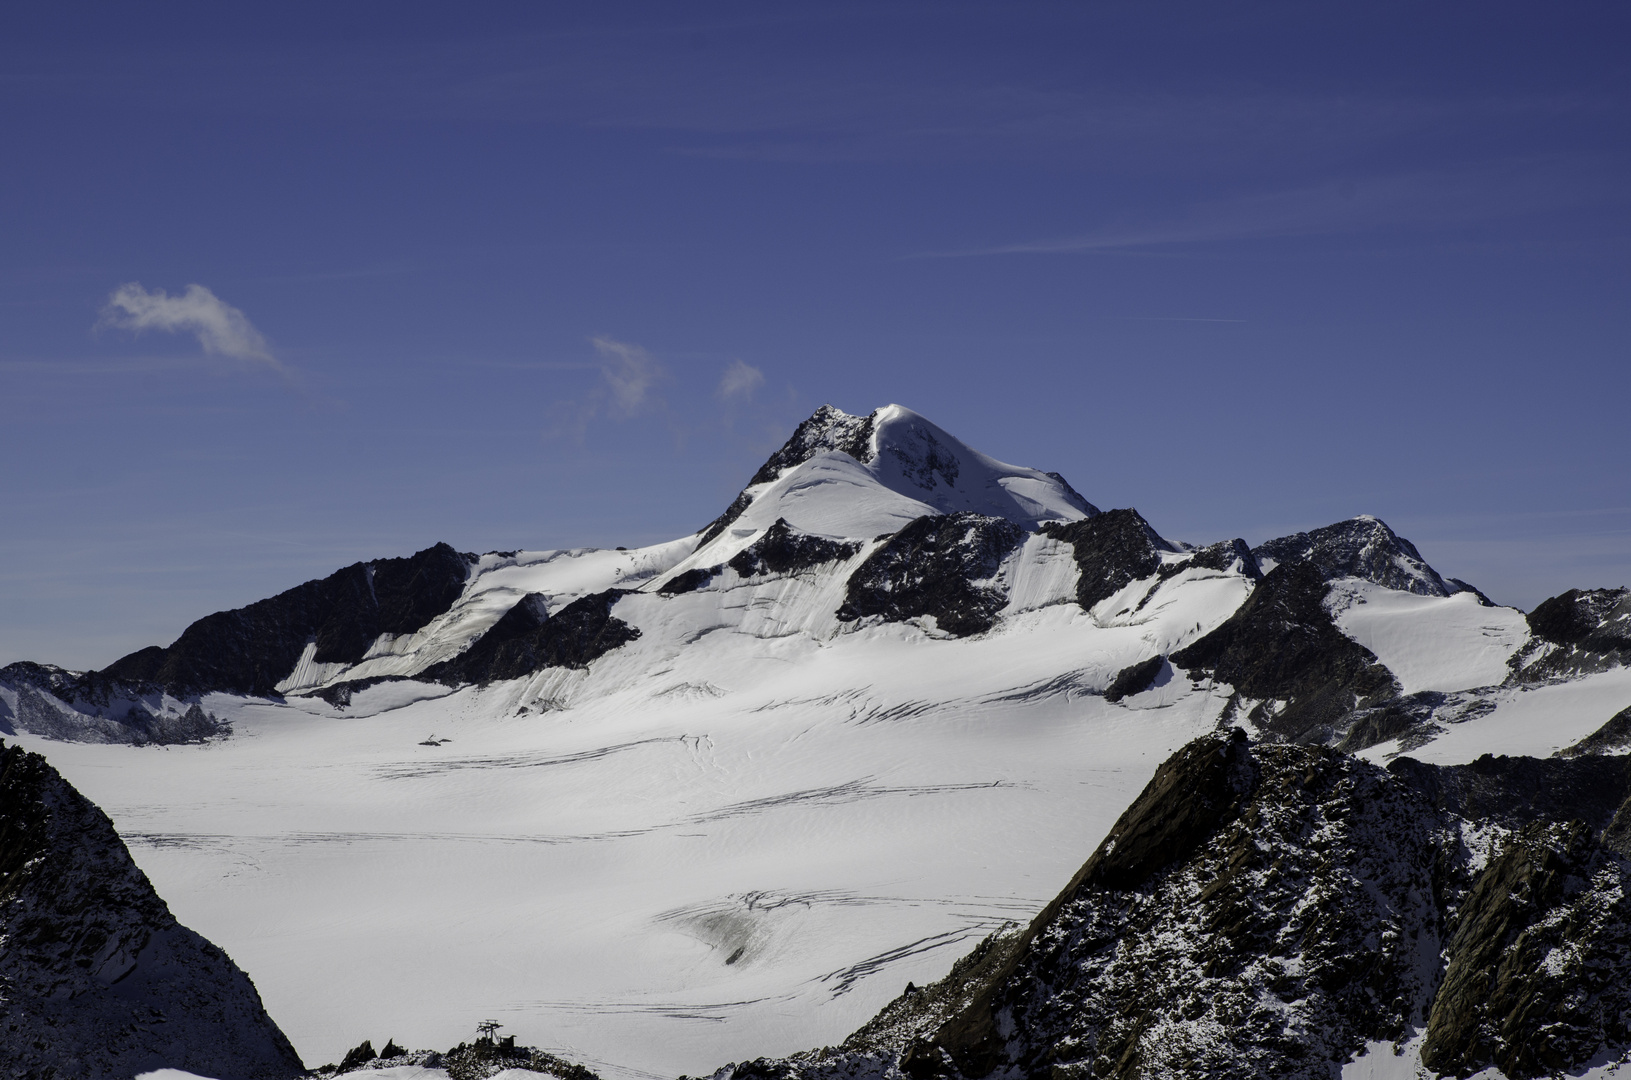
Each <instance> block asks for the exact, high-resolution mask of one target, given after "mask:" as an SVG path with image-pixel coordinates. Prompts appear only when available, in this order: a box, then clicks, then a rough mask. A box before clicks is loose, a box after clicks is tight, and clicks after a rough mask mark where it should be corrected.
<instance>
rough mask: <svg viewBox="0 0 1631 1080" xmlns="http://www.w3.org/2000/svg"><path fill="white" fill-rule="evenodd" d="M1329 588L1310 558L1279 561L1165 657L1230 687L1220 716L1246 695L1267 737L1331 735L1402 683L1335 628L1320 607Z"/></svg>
mask: <svg viewBox="0 0 1631 1080" xmlns="http://www.w3.org/2000/svg"><path fill="white" fill-rule="evenodd" d="M1330 590H1331V584H1330V582H1329V581H1328V580H1327V577H1326V574H1325V573H1324V572H1323V571H1322V570H1321V569H1320V568H1319V567H1318V566H1317V565H1315V564H1314V563H1313V562H1311V561H1299V562H1287V563H1282V564H1280V565H1279V566H1276V567H1275V568H1274V569H1273V570H1271V571H1269V573H1268V574H1267V575H1266V576H1265V577H1264V578H1263V580H1262V581H1261V582H1259V583H1258V585H1257V587H1256V588H1255V589H1253V590H1252V594H1251V595H1250V596H1248V597H1247V598H1246V602H1245V603H1244V604H1242V605H1241V606H1240V608H1239V610H1237V611H1236V612H1235V613H1234V614H1233V615H1231V616H1230V617H1229V618H1228V619H1227V620H1225V621H1224V622H1223V623H1222V625H1220V626H1219V627H1218V628H1217V629H1216V630H1213V631H1212V632H1211V633H1209V634H1207V635H1206V636H1205V637H1202V638H1201V639H1200V640H1198V641H1196V642H1195V643H1194V644H1192V645H1190V646H1188V647H1187V648H1184V649H1181V650H1179V651H1178V652H1175V653H1173V654H1172V662H1173V663H1174V664H1176V665H1177V666H1179V667H1182V668H1185V669H1187V670H1188V671H1190V673H1191V676H1192V677H1194V676H1197V675H1200V674H1202V673H1205V674H1207V675H1209V676H1211V678H1213V679H1215V680H1216V681H1217V682H1220V683H1228V684H1229V685H1231V686H1233V687H1234V694H1235V696H1234V699H1233V700H1232V701H1231V702H1230V707H1229V708H1228V709H1226V710H1225V715H1230V714H1232V713H1233V711H1234V710H1235V709H1236V708H1239V707H1240V706H1241V705H1242V704H1244V700H1243V699H1250V700H1251V701H1252V702H1253V704H1252V706H1251V709H1250V711H1249V712H1248V713H1247V718H1248V719H1250V720H1251V721H1252V723H1253V724H1255V725H1257V727H1258V728H1259V730H1261V731H1263V732H1264V733H1266V734H1268V735H1269V736H1270V737H1272V738H1280V739H1287V740H1294V741H1302V742H1328V741H1332V740H1333V739H1334V738H1335V737H1336V725H1337V724H1339V723H1340V722H1342V721H1343V720H1345V719H1346V718H1348V717H1349V716H1350V714H1352V713H1353V711H1354V710H1355V709H1356V708H1358V709H1364V708H1367V707H1372V706H1375V705H1377V704H1379V703H1381V702H1383V701H1386V700H1388V699H1390V698H1395V697H1398V696H1399V694H1400V691H1401V688H1400V686H1399V683H1398V680H1396V679H1395V678H1394V677H1393V674H1392V672H1390V671H1388V669H1387V668H1386V667H1384V666H1383V665H1382V664H1381V663H1380V662H1379V661H1378V660H1377V659H1376V655H1375V654H1374V653H1372V652H1371V651H1370V650H1369V649H1367V648H1365V647H1364V646H1363V645H1360V644H1359V643H1358V642H1356V641H1354V640H1353V639H1352V638H1350V637H1348V636H1347V635H1346V634H1344V633H1342V631H1341V630H1339V629H1337V626H1336V623H1335V622H1334V621H1333V620H1332V618H1331V613H1330V612H1329V611H1328V610H1327V609H1326V607H1325V597H1326V595H1327V594H1328V593H1329V592H1330Z"/></svg>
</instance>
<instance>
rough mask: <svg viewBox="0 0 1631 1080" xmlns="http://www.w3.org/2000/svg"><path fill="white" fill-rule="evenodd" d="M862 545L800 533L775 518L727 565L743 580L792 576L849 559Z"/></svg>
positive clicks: (784, 520)
mask: <svg viewBox="0 0 1631 1080" xmlns="http://www.w3.org/2000/svg"><path fill="white" fill-rule="evenodd" d="M860 550H861V545H860V544H856V543H850V542H843V541H838V540H828V539H826V538H825V537H821V536H811V535H810V534H808V533H801V532H799V531H798V530H796V529H794V528H793V527H792V526H791V525H789V524H787V519H786V518H777V519H776V522H775V524H773V525H771V526H770V528H768V529H766V530H765V531H764V535H763V536H760V537H759V538H758V539H757V540H755V541H754V542H753V543H751V544H749V545H748V546H747V547H745V548H743V549H742V550H741V551H739V552H737V553H736V554H735V555H734V556H733V557H732V558H731V561H730V562H729V563H727V564H726V565H728V566H729V567H730V568H731V569H732V570H735V571H736V572H737V573H738V574H741V575H742V576H743V577H753V576H754V575H756V574H795V573H797V572H798V571H800V570H808V569H810V568H811V567H814V566H820V565H822V564H823V563H830V562H836V561H838V560H840V559H848V558H850V557H851V556H853V555H854V554H855V553H856V552H858V551H860Z"/></svg>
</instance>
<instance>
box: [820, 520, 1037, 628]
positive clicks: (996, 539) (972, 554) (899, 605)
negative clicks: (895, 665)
mask: <svg viewBox="0 0 1631 1080" xmlns="http://www.w3.org/2000/svg"><path fill="white" fill-rule="evenodd" d="M1024 538H1025V530H1024V529H1022V528H1020V527H1019V526H1018V525H1015V524H1014V523H1013V522H1011V521H1008V520H1006V519H1004V518H995V517H985V516H984V515H981V514H973V513H967V512H964V513H958V514H935V515H928V516H925V517H920V518H918V519H917V520H916V521H914V522H912V523H911V524H910V525H908V526H906V528H904V529H902V530H901V531H900V532H898V533H896V534H895V535H894V536H892V537H890V538H889V541H888V543H886V544H884V546H883V547H881V548H879V549H878V550H877V551H875V552H873V553H872V554H871V555H869V556H868V557H867V559H866V561H865V562H863V563H862V564H861V565H860V566H859V567H857V568H856V570H855V572H854V573H853V574H851V575H850V579H849V584H848V586H847V587H846V589H845V597H844V604H843V606H842V607H840V608H839V609H838V617H839V618H840V619H843V620H845V621H854V620H856V619H861V618H865V617H867V616H869V615H879V616H882V617H883V619H884V620H885V621H886V622H904V621H905V620H907V619H912V618H917V617H920V616H924V615H932V616H934V619H935V625H936V626H938V627H939V628H940V629H941V630H944V631H946V632H947V633H949V634H953V635H956V636H958V637H965V636H967V635H969V634H977V633H980V632H982V631H985V630H989V629H990V628H991V625H992V623H994V622H995V621H996V618H997V612H999V611H1001V610H1002V607H1003V605H1004V604H1005V603H1007V597H1006V596H1005V595H1004V593H1003V591H1002V589H1000V588H998V587H997V586H996V585H994V584H988V583H989V582H990V581H991V579H992V578H993V577H995V575H996V573H997V568H998V567H999V566H1001V564H1002V560H1003V559H1004V558H1006V557H1007V556H1008V553H1009V552H1011V551H1013V550H1014V549H1015V548H1016V547H1018V546H1019V544H1020V541H1022V540H1023V539H1024Z"/></svg>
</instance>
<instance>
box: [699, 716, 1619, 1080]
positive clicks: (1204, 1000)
mask: <svg viewBox="0 0 1631 1080" xmlns="http://www.w3.org/2000/svg"><path fill="white" fill-rule="evenodd" d="M1628 792H1631V771H1628V770H1626V769H1624V768H1620V769H1619V771H1618V773H1615V772H1614V771H1613V770H1610V769H1607V768H1606V766H1605V764H1604V762H1603V759H1598V760H1596V761H1594V762H1587V761H1585V760H1580V761H1558V760H1550V761H1547V762H1541V763H1536V762H1534V761H1533V760H1532V759H1486V760H1484V761H1481V762H1479V763H1475V764H1474V765H1470V766H1461V767H1448V768H1441V767H1435V766H1430V765H1422V764H1419V763H1416V762H1406V761H1400V762H1398V763H1396V767H1395V768H1392V769H1389V770H1383V769H1381V768H1378V767H1376V766H1374V765H1370V764H1368V763H1366V762H1362V761H1359V760H1357V759H1354V758H1351V757H1348V756H1346V755H1344V754H1341V753H1338V752H1337V751H1335V750H1332V749H1330V748H1327V747H1312V746H1296V745H1286V744H1276V745H1267V744H1257V745H1252V744H1250V743H1248V742H1247V740H1246V738H1245V736H1244V733H1242V732H1240V731H1238V730H1237V731H1235V732H1232V733H1220V734H1219V735H1217V736H1212V737H1208V738H1205V739H1201V740H1197V741H1196V742H1195V743H1192V744H1190V745H1189V746H1187V747H1185V748H1183V749H1182V750H1180V751H1179V752H1178V753H1177V754H1175V755H1174V756H1173V757H1172V758H1171V759H1169V760H1168V761H1167V762H1166V763H1165V764H1163V765H1162V766H1161V768H1160V769H1159V770H1157V772H1156V775H1155V777H1154V778H1153V779H1152V780H1151V781H1150V784H1149V786H1148V787H1146V788H1145V790H1144V792H1143V793H1142V794H1141V795H1140V796H1139V798H1138V799H1137V800H1136V801H1135V802H1134V803H1133V805H1132V806H1131V807H1129V808H1128V810H1127V812H1126V813H1125V814H1124V815H1123V816H1122V817H1121V819H1120V820H1119V821H1118V822H1117V823H1116V825H1115V827H1114V828H1113V829H1112V830H1111V832H1110V834H1109V836H1108V837H1107V838H1106V839H1105V841H1104V843H1103V844H1101V845H1100V847H1099V848H1098V850H1097V851H1095V852H1094V853H1093V855H1092V857H1091V858H1090V859H1089V860H1088V861H1087V863H1086V864H1085V865H1084V866H1083V867H1082V869H1081V870H1080V871H1078V873H1077V874H1076V876H1075V877H1074V878H1073V879H1072V880H1071V882H1070V883H1069V884H1068V885H1067V886H1066V888H1065V889H1064V891H1063V892H1061V893H1060V894H1059V896H1058V897H1057V898H1056V899H1055V900H1054V901H1053V902H1052V903H1051V904H1049V905H1048V906H1047V907H1046V908H1045V909H1043V911H1042V912H1041V913H1040V914H1039V915H1038V916H1037V917H1036V919H1035V920H1033V921H1032V923H1031V924H1030V925H1029V926H1028V927H1027V928H1025V929H1024V930H1012V931H1005V932H1002V933H999V934H997V935H994V936H993V937H992V938H990V939H988V940H987V941H986V942H984V943H982V944H981V946H980V947H979V948H977V949H976V950H975V951H974V952H973V953H972V954H971V955H970V956H968V957H967V958H965V959H964V960H963V961H960V962H959V963H958V964H957V965H956V966H955V967H954V968H953V970H952V973H951V974H950V975H949V976H948V977H947V978H946V979H945V980H943V981H942V982H941V983H937V984H935V985H933V986H928V987H924V988H922V989H912V990H909V991H908V992H907V993H906V994H903V995H902V996H901V997H900V998H898V999H897V1000H896V1001H894V1002H892V1003H891V1004H890V1005H889V1006H887V1007H886V1008H885V1009H884V1010H883V1011H882V1012H881V1013H879V1015H878V1016H877V1017H876V1018H875V1019H874V1020H872V1021H871V1022H869V1023H868V1024H867V1025H866V1026H864V1027H863V1028H861V1029H860V1030H859V1031H857V1032H856V1033H855V1034H854V1035H853V1036H851V1037H850V1039H848V1040H847V1041H846V1042H845V1043H844V1044H843V1045H842V1046H841V1047H838V1048H831V1049H827V1050H822V1051H815V1052H811V1053H808V1054H803V1055H798V1056H796V1057H793V1058H789V1059H786V1060H782V1061H764V1060H761V1061H756V1062H749V1063H746V1064H744V1065H742V1066H732V1067H728V1068H727V1069H724V1070H721V1071H720V1073H718V1074H716V1076H717V1077H718V1078H719V1080H731V1078H733V1077H734V1078H737V1080H746V1078H754V1077H765V1078H779V1080H786V1078H793V1077H799V1078H808V1080H815V1078H821V1080H838V1078H841V1077H859V1076H878V1077H888V1078H893V1077H899V1076H906V1077H911V1078H913V1080H928V1078H931V1077H945V1078H948V1080H954V1078H964V1080H974V1078H978V1077H1001V1078H1004V1080H1019V1078H1022V1077H1023V1078H1031V1077H1050V1078H1054V1080H1076V1078H1081V1080H1087V1078H1101V1077H1129V1078H1131V1077H1162V1078H1166V1077H1174V1078H1176V1077H1197V1076H1206V1077H1222V1078H1233V1077H1238V1078H1241V1080H1245V1078H1248V1077H1251V1078H1258V1077H1265V1076H1276V1077H1287V1078H1299V1080H1316V1078H1317V1080H1336V1078H1337V1076H1338V1075H1339V1073H1340V1072H1341V1068H1342V1064H1343V1063H1344V1062H1345V1061H1347V1060H1349V1059H1350V1058H1351V1057H1352V1056H1353V1055H1354V1054H1355V1053H1356V1052H1358V1051H1360V1050H1362V1049H1363V1048H1364V1047H1365V1045H1366V1043H1367V1042H1370V1041H1385V1040H1400V1039H1403V1038H1405V1037H1407V1036H1408V1035H1410V1034H1411V1033H1412V1032H1417V1031H1421V1030H1423V1029H1424V1028H1425V1032H1426V1034H1425V1040H1424V1049H1423V1056H1424V1060H1425V1061H1426V1063H1427V1064H1428V1065H1429V1066H1430V1067H1433V1068H1435V1069H1440V1070H1443V1071H1445V1072H1447V1073H1450V1074H1453V1075H1457V1076H1467V1075H1470V1074H1471V1073H1473V1072H1476V1071H1478V1070H1480V1069H1483V1068H1486V1067H1488V1066H1490V1065H1497V1066H1499V1067H1500V1068H1502V1069H1503V1070H1504V1071H1505V1072H1506V1073H1507V1075H1508V1076H1511V1077H1514V1078H1529V1077H1535V1076H1539V1075H1544V1074H1548V1073H1556V1072H1558V1071H1563V1070H1573V1069H1577V1068H1579V1067H1580V1066H1582V1065H1583V1064H1585V1063H1587V1062H1589V1061H1593V1060H1602V1059H1603V1058H1604V1057H1605V1055H1606V1057H1607V1059H1608V1060H1614V1059H1616V1058H1617V1057H1622V1056H1624V1055H1625V1054H1626V1053H1627V1051H1628V1049H1631V1030H1627V1019H1628V1018H1631V901H1628V899H1627V890H1626V888H1625V886H1626V884H1627V883H1628V882H1627V877H1628V873H1631V864H1628V862H1627V861H1626V860H1625V859H1624V858H1623V856H1622V854H1621V853H1620V852H1619V851H1618V850H1616V849H1614V848H1613V846H1612V845H1611V844H1609V843H1607V842H1606V841H1607V840H1608V839H1609V837H1610V835H1611V834H1612V831H1613V829H1614V828H1615V824H1614V823H1617V822H1619V821H1620V818H1621V816H1622V815H1624V809H1623V804H1624V800H1625V798H1626V795H1627V794H1628ZM1616 799H1618V800H1619V801H1620V802H1621V804H1622V810H1621V811H1620V812H1615V813H1613V814H1612V815H1611V816H1610V824H1609V827H1608V829H1607V830H1603V829H1602V826H1601V825H1600V824H1598V822H1600V821H1601V820H1603V818H1604V812H1603V807H1604V805H1606V804H1610V803H1612V802H1613V801H1614V800H1616ZM1486 807H1489V808H1496V807H1498V808H1499V810H1500V814H1499V817H1495V818H1492V817H1489V816H1484V815H1482V814H1481V813H1480V811H1481V810H1482V809H1484V808H1486ZM1625 816H1631V815H1625Z"/></svg>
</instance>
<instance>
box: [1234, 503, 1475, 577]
mask: <svg viewBox="0 0 1631 1080" xmlns="http://www.w3.org/2000/svg"><path fill="white" fill-rule="evenodd" d="M1252 554H1253V555H1255V556H1257V558H1258V559H1260V560H1261V559H1272V560H1274V562H1276V563H1292V562H1308V563H1312V564H1313V565H1314V566H1315V567H1317V568H1318V569H1319V571H1320V573H1321V574H1323V575H1324V576H1325V579H1326V580H1327V581H1332V580H1335V579H1337V578H1342V577H1357V578H1364V579H1366V580H1367V581H1374V582H1375V583H1376V584H1378V585H1382V586H1385V587H1386V588H1389V589H1400V590H1403V591H1405V592H1413V593H1419V594H1421V595H1423V596H1449V595H1451V594H1452V593H1455V592H1457V591H1459V590H1458V589H1456V588H1454V587H1452V586H1451V585H1449V584H1447V583H1446V582H1445V580H1444V579H1443V578H1441V577H1439V574H1438V571H1437V570H1434V569H1433V568H1432V567H1431V566H1428V565H1427V562H1426V560H1424V559H1423V558H1422V557H1421V552H1419V551H1417V550H1416V545H1414V544H1412V543H1411V542H1410V541H1408V540H1406V539H1405V538H1404V537H1402V536H1399V535H1398V534H1396V533H1395V532H1394V531H1393V530H1392V529H1390V528H1388V527H1387V524H1386V523H1385V522H1383V521H1380V520H1378V519H1376V518H1372V517H1357V518H1350V519H1349V520H1347V521H1339V522H1337V523H1336V524H1334V525H1327V526H1325V527H1324V528H1323V529H1315V530H1313V531H1312V532H1305V533H1294V534H1292V535H1291V536H1282V537H1280V538H1279V539H1276V540H1270V541H1268V542H1267V543H1264V544H1260V545H1258V546H1257V547H1255V548H1253V549H1252ZM1472 591H1474V592H1477V590H1476V589H1474V590H1472ZM1479 595H1480V596H1482V595H1483V594H1482V593H1479Z"/></svg>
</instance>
